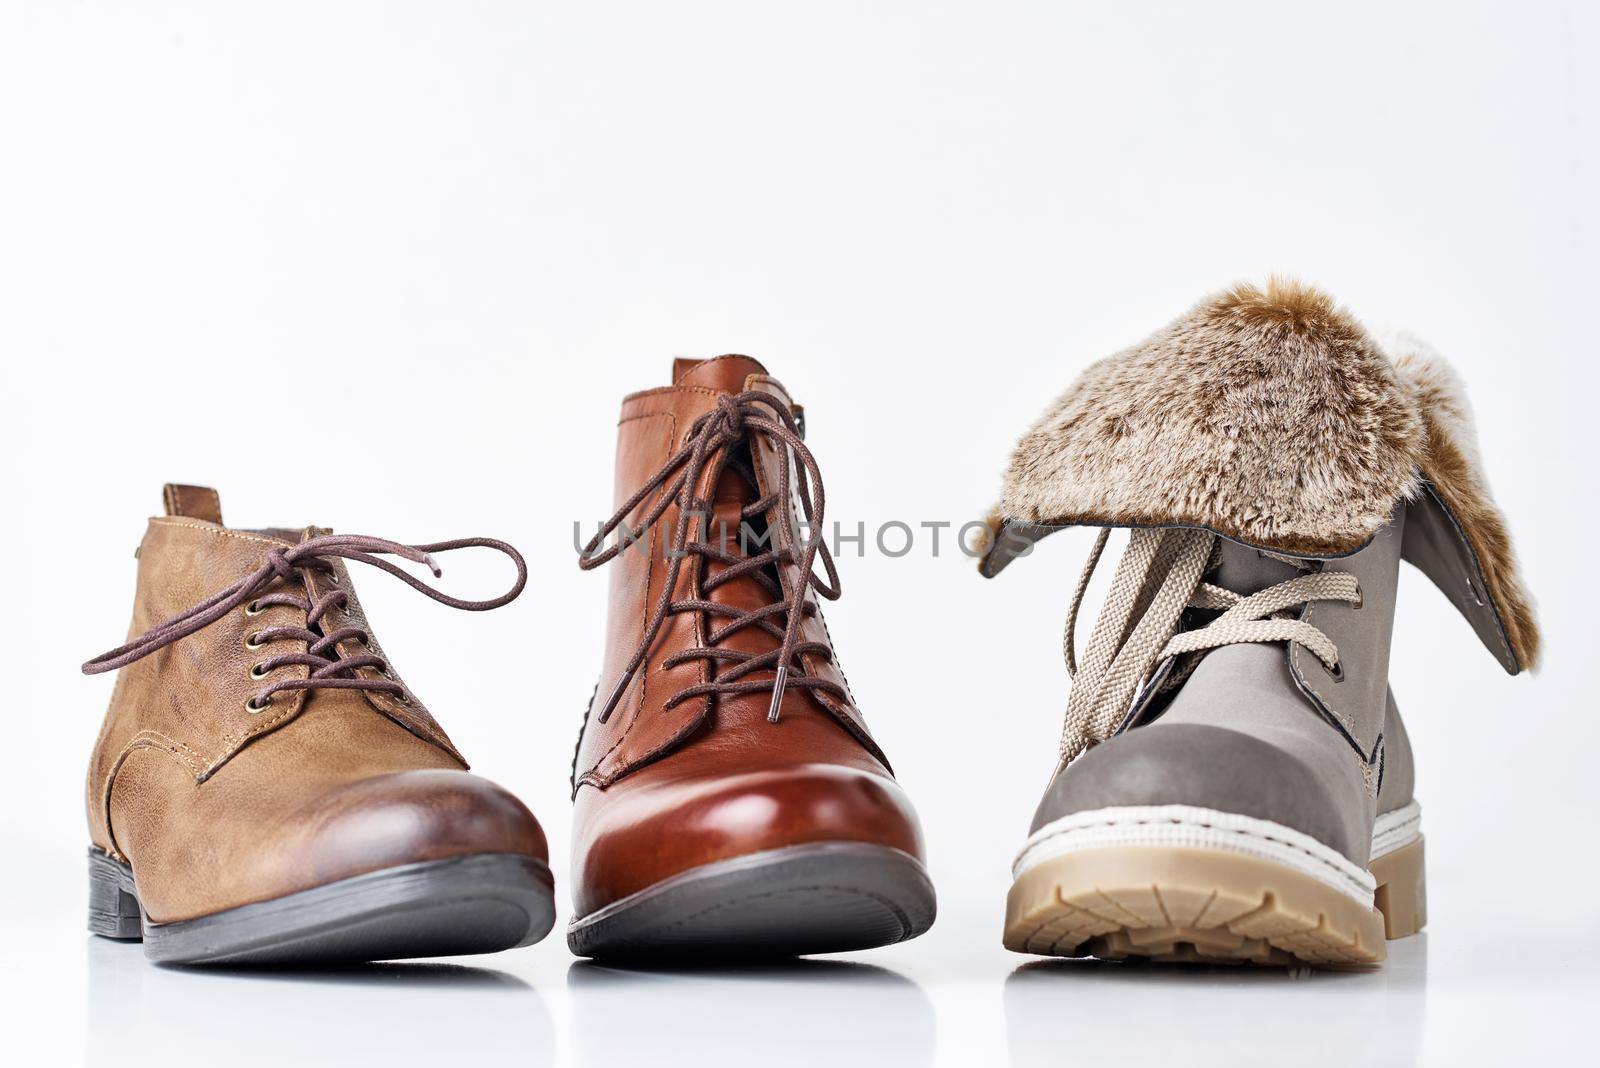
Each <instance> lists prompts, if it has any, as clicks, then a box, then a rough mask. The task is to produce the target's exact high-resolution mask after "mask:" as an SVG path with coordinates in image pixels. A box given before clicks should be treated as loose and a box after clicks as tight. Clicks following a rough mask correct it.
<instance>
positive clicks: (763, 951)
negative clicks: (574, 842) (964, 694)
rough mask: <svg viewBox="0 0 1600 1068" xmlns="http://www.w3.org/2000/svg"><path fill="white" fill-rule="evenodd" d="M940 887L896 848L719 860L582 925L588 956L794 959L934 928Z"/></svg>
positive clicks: (842, 845) (574, 943) (840, 847)
mask: <svg viewBox="0 0 1600 1068" xmlns="http://www.w3.org/2000/svg"><path fill="white" fill-rule="evenodd" d="M934 914H935V902H934V894H933V884H932V883H931V882H930V881H929V879H928V873H927V871H926V870H925V869H924V868H923V866H922V864H921V863H920V862H918V861H917V860H916V858H914V857H911V856H909V855H907V854H905V853H902V852H900V851H899V850H898V849H890V848H888V847H886V846H875V845H867V844H862V843H846V842H830V843H820V844H814V845H801V846H790V847H787V848H784V849H773V850H767V851H764V852H760V853H751V854H749V855H747V856H742V857H734V858H732V859H729V860H723V861H717V862H716V863H713V864H706V865H703V866H701V867H698V868H692V869H690V870H689V871H686V872H683V873H681V874H679V875H675V876H673V877H672V878H670V879H664V880H662V881H661V882H659V883H657V884H655V885H654V886H650V887H647V888H645V889H644V890H641V891H639V892H638V893H635V894H631V895H629V896H628V897H625V898H623V899H622V900H620V901H616V902H613V903H612V904H610V905H607V906H606V907H605V908H602V909H599V910H597V911H595V912H592V913H590V914H589V915H588V916H584V917H582V918H580V919H577V920H574V921H573V922H572V923H571V925H570V926H568V928H567V945H568V946H569V947H571V949H572V952H574V953H576V954H578V955H579V956H583V957H596V958H610V959H625V958H632V959H639V958H653V959H681V958H684V957H689V956H693V957H696V958H701V959H703V958H707V957H717V958H749V957H795V956H805V955H807V954H812V953H843V952H847V951H850V950H858V949H871V948H873V947H875V946H886V945H890V944H892V943H895V942H903V941H905V940H906V939H909V938H915V937H916V936H917V935H919V934H922V933H923V932H924V931H926V930H927V929H928V928H929V927H931V926H932V925H933V919H934Z"/></svg>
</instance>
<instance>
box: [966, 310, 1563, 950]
mask: <svg viewBox="0 0 1600 1068" xmlns="http://www.w3.org/2000/svg"><path fill="white" fill-rule="evenodd" d="M1082 524H1088V525H1096V526H1101V527H1104V528H1107V529H1106V530H1103V531H1102V532H1101V535H1100V538H1099V540H1098V541H1097V542H1096V545H1095V549H1094V552H1093V555H1092V556H1091V558H1090V561H1089V563H1088V565H1087V566H1086V568H1085V570H1084V574H1083V577H1082V579H1081V580H1080V581H1079V583H1078V587H1077V590H1076V592H1075V593H1074V595H1073V599H1072V609H1071V612H1070V614H1069V617H1068V621H1067V634H1066V638H1065V643H1064V644H1065V652H1066V659H1067V666H1068V671H1069V673H1070V674H1072V676H1073V682H1072V690H1071V693H1070V696H1069V699H1068V710H1067V723H1066V729H1065V731H1064V733H1063V737H1062V746H1061V760H1060V763H1059V765H1058V767H1057V769H1056V773H1055V775H1054V777H1053V779H1052V780H1051V782H1050V785H1049V788H1048V789H1047V790H1046V792H1045V796H1044V799H1043V800H1042V801H1041V802H1040V805H1039V808H1038V811H1037V813H1036V814H1035V816H1034V820H1033V826H1032V833H1031V834H1030V836H1029V838H1028V840H1027V842H1026V844H1025V845H1024V847H1023V849H1022V851H1021V853H1020V855H1019V856H1018V858H1017V861H1016V864H1015V866H1014V869H1013V875H1014V880H1015V881H1014V883H1013V886H1012V889H1011V894H1010V897H1009V899H1008V902H1007V911H1006V926H1005V944H1006V945H1007V947H1009V948H1011V949H1015V950H1018V951H1022V952H1031V953H1044V954H1053V955H1058V956H1088V955H1093V956H1112V957H1121V956H1144V957H1156V958H1160V959H1205V960H1250V961H1258V962H1286V961H1290V960H1295V959H1299V960H1304V961H1311V962H1326V963H1362V962H1374V961H1379V960H1382V959H1383V957H1384V955H1385V945H1384V939H1385V936H1387V937H1388V938H1400V937H1404V936H1405V935H1409V934H1413V933H1415V932H1416V931H1417V930H1419V929H1420V928H1421V927H1422V925H1423V923H1424V922H1425V918H1426V917H1425V904H1424V879H1423V846H1422V833H1421V810H1420V808H1419V807H1418V805H1417V802H1416V800H1415V799H1414V798H1413V797H1412V786H1413V782H1414V775H1413V767H1412V756H1411V748H1410V744H1409V742H1408V741H1407V738H1406V733H1405V727H1404V726H1403V725H1402V723H1401V721H1400V714H1399V711H1398V709H1397V708H1396V706H1395V702H1394V698H1393V695H1392V694H1390V692H1389V687H1388V674H1389V640H1390V635H1391V632H1392V630H1393V624H1394V610H1395V589H1396V581H1397V573H1398V569H1399V565H1400V561H1401V560H1402V559H1405V560H1408V561H1410V562H1411V563H1412V564H1414V565H1416V566H1417V567H1419V568H1420V569H1421V570H1422V571H1423V572H1424V573H1426V574H1427V575H1428V576H1429V577H1430V578H1431V579H1432V580H1433V581H1434V583H1435V584H1436V585H1437V586H1438V587H1439V588H1440V589H1441V590H1442V591H1443V592H1444V593H1445V594H1446V596H1448V597H1449V598H1450V600H1451V601H1452V602H1453V603H1454V604H1455V605H1456V607H1457V608H1458V609H1459V610H1460V611H1461V613H1462V614H1463V615H1464V616H1465V617H1466V619H1467V620H1468V622H1469V623H1470V624H1471V625H1472V627H1473V629H1474V630H1475V631H1476V632H1477V634H1478V636H1479V638H1480V639H1481V640H1482V641H1483V643H1484V644H1485V645H1486V646H1487V647H1488V648H1489V650H1490V651H1491V652H1492V653H1493V654H1494V655H1495V657H1496V658H1497V659H1498V660H1499V662H1500V664H1501V665H1502V666H1503V667H1504V668H1505V670H1506V671H1508V672H1510V673H1512V674H1515V673H1517V672H1518V671H1520V670H1522V669H1523V668H1526V667H1530V666H1532V664H1533V663H1534V661H1535V659H1536V658H1537V653H1538V631H1537V627H1536V624H1535V622H1534V618H1533V611H1532V606H1531V602H1530V601H1529V599H1528V597H1527V594H1526V593H1525V592H1524V590H1523V588H1522V585H1521V583H1520V581H1519V579H1518V578H1517V574H1516V565H1515V561H1514V558H1513V556H1512V553H1511V549H1510V539H1509V537H1508V535H1507V533H1506V529H1505V524H1504V521H1503V519H1502V517H1501V516H1500V514H1499V512H1498V511H1497V509H1496V508H1495V506H1494V504H1493V502H1492V500H1491V499H1490V497H1489V494H1488V490H1487V486H1486V483H1485V481H1484V478H1483V474H1482V471H1481V467H1480V465H1479V461H1478V458H1477V450H1476V443H1475V441H1474V435H1473V431H1472V427H1471V422H1470V415H1469V413H1468V409H1467V406H1466V400H1465V397H1464V395H1463V394H1462V392H1461V389H1460V386H1459V383H1458V382H1457V381H1456V379H1455V378H1454V375H1453V374H1452V373H1451V372H1450V371H1449V369H1448V368H1447V367H1446V366H1445V365H1444V364H1443V362H1442V361H1440V360H1439V359H1438V358H1437V357H1436V356H1434V355H1433V354H1431V353H1430V352H1428V351H1427V350H1426V349H1424V348H1422V347H1421V346H1420V345H1419V344H1417V343H1416V342H1414V341H1410V340H1408V339H1401V340H1399V341H1396V342H1395V343H1393V344H1389V345H1387V346H1382V347H1380V346H1379V345H1378V344H1377V343H1376V342H1374V341H1373V340H1372V339H1371V338H1370V337H1369V336H1368V335H1367V334H1366V332H1365V331H1364V330H1363V329H1362V328H1361V326H1360V325H1359V324H1358V323H1356V322H1355V321H1354V320H1353V319H1352V318H1350V316H1349V315H1348V314H1347V313H1345V312H1344V311H1343V310H1342V309H1338V308H1336V307H1335V306H1334V305H1333V303H1332V302H1331V301H1330V300H1329V299H1328V298H1327V297H1326V296H1324V295H1322V294H1320V293H1318V292H1316V291H1315V290H1310V289H1306V288H1303V287H1300V286H1297V285H1294V284H1292V283H1283V282H1274V283H1273V284H1271V285H1270V286H1269V287H1268V289H1267V291H1266V292H1262V291H1260V290H1258V289H1255V288H1253V287H1247V286H1241V287H1237V288H1235V289H1233V290H1230V291H1228V292H1225V293H1221V294H1218V295H1216V296H1213V297H1211V298H1208V299H1207V300H1205V301H1203V302H1202V303H1201V304H1199V305H1198V306H1197V307H1195V308H1194V309H1193V310H1191V311H1190V312H1189V313H1188V314H1187V315H1185V316H1184V317H1182V318H1180V319H1178V320H1177V321H1176V322H1174V323H1172V324H1171V325H1170V326H1168V327H1167V328H1166V329H1165V330H1163V331H1161V332H1160V333H1158V334H1156V335H1154V336H1153V337H1151V338H1150V339H1148V340H1147V341H1145V342H1143V343H1142V344H1140V345H1137V346H1135V347H1134V348H1131V349H1128V350H1126V351H1124V352H1122V353H1119V354H1118V355H1116V356H1113V357H1111V358H1110V359H1107V360H1103V361H1101V362H1099V363H1097V364H1095V365H1093V366H1092V367H1090V368H1089V370H1088V371H1086V372H1085V373H1084V374H1083V376H1082V377H1081V378H1080V379H1079V380H1078V382H1077V383H1075V384H1074V385H1073V387H1072V388H1071V389H1070V390H1069V391H1068V392H1067V393H1066V394H1065V395H1064V396H1063V397H1062V398H1061V399H1060V400H1059V401H1058V402H1057V403H1056V405H1055V406H1054V407H1053V408H1052V409H1051V410H1050V411H1049V412H1047V413H1046V415H1045V416H1044V418H1043V419H1042V420H1041V421H1040V422H1039V423H1038V424H1037V425H1035V426H1034V428H1033V429H1032V430H1030V431H1029V432H1028V434H1027V435H1025V436H1024V438H1023V439H1022V441H1021V443H1020V444H1019V445H1018V447H1017V450H1016V453H1015V455H1014V456H1013V459H1012V463H1011V467H1010V470H1009V472H1008V475H1007V478H1006V485H1005V493H1004V498H1003V501H1002V506H1001V509H1000V510H999V513H998V514H997V516H996V520H995V522H994V523H993V524H992V528H993V531H994V538H993V540H992V542H991V544H990V546H989V549H988V551H987V553H986V555H985V557H984V560H983V563H982V570H983V573H984V574H985V575H989V576H993V575H995V574H997V573H998V572H999V571H1000V570H1001V569H1002V568H1004V567H1005V566H1006V565H1007V564H1008V563H1009V562H1010V561H1011V560H1013V559H1015V558H1016V557H1017V556H1020V555H1023V554H1025V553H1026V552H1028V551H1029V550H1030V549H1031V547H1032V545H1033V543H1034V542H1035V541H1037V540H1038V539H1039V538H1041V537H1043V536H1044V535H1046V534H1048V533H1050V532H1051V531H1053V530H1058V529H1061V528H1062V527H1065V526H1072V525H1082ZM1112 527H1130V528H1133V529H1132V531H1131V533H1130V534H1129V540H1128V547H1127V550H1126V551H1125V554H1124V556H1123V558H1122V560H1121V562H1120V563H1119V564H1118V566H1117V571H1116V575H1115V577H1114V578H1113V579H1112V582H1111V588H1110V593H1109V595H1108V597H1107V603H1106V607H1105V608H1104V610H1103V611H1102V613H1101V615H1100V617H1099V619H1098V620H1097V621H1096V623H1095V625H1094V628H1093V632H1092V634H1091V637H1090V640H1089V643H1088V646H1087V648H1086V649H1085V651H1084V654H1083V656H1082V659H1081V661H1080V659H1079V657H1078V654H1077V650H1076V648H1075V645H1076V640H1075V630H1076V622H1077V615H1078V607H1079V603H1080V601H1081V600H1082V598H1083V596H1084V593H1085V591H1086V589H1087V588H1088V585H1089V581H1090V577H1091V575H1092V573H1093V571H1094V567H1095V564H1096V563H1097V561H1098V560H1099V557H1100V554H1101V550H1102V549H1103V548H1104V546H1105V544H1106V540H1107V534H1108V533H1109V529H1110V528H1112Z"/></svg>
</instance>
